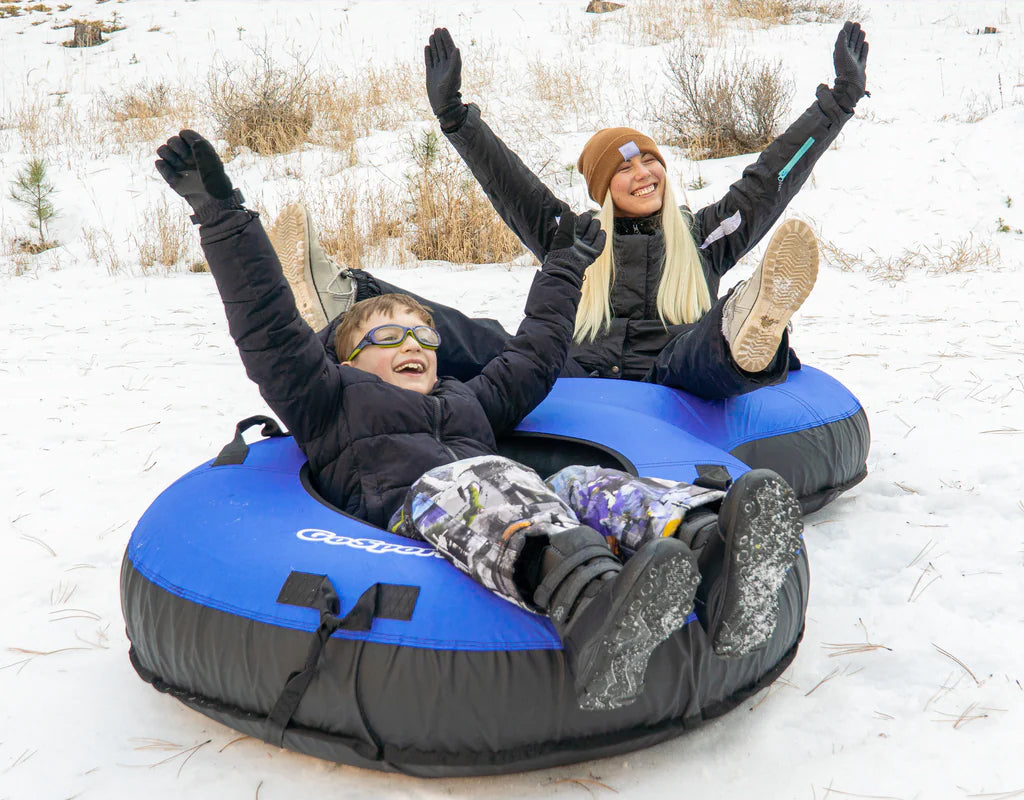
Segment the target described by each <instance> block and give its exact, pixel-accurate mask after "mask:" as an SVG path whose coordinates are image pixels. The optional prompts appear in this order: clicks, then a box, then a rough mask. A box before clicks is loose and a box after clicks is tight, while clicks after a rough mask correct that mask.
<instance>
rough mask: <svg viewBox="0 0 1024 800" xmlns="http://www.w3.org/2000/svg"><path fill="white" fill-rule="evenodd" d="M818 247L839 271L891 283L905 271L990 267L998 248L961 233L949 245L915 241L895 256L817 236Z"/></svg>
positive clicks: (942, 272) (941, 271)
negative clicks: (858, 249) (865, 251)
mask: <svg viewBox="0 0 1024 800" xmlns="http://www.w3.org/2000/svg"><path fill="white" fill-rule="evenodd" d="M818 247H819V249H820V250H821V254H822V256H823V257H824V260H825V261H827V262H828V263H830V264H832V265H833V266H836V267H838V268H839V269H840V270H842V271H843V272H863V273H865V274H867V276H868V277H869V278H871V279H872V280H879V281H885V282H887V283H895V282H898V281H901V280H903V279H904V278H906V277H907V273H909V272H924V273H926V274H928V275H951V274H954V273H961V272H973V271H974V270H976V269H978V268H980V267H991V266H995V265H997V264H998V263H999V260H1000V254H999V249H998V248H996V247H993V246H992V245H991V244H990V243H989V242H985V241H980V242H975V241H974V235H973V234H970V235H968V236H964V237H961V238H960V239H957V240H955V241H954V242H952V243H951V244H949V245H941V244H940V245H938V246H936V247H930V246H928V245H918V246H917V247H915V248H905V249H904V250H903V252H901V253H900V254H899V255H896V256H889V257H885V258H883V257H882V256H879V255H878V254H877V253H875V252H874V251H873V250H872V251H870V253H871V255H870V256H864V255H863V254H861V253H851V252H849V251H847V250H843V249H842V248H841V247H839V246H838V245H837V244H835V243H834V242H832V241H830V240H828V239H824V238H821V237H820V236H819V239H818Z"/></svg>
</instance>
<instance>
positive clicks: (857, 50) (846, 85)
mask: <svg viewBox="0 0 1024 800" xmlns="http://www.w3.org/2000/svg"><path fill="white" fill-rule="evenodd" d="M832 63H833V64H834V65H835V68H836V83H835V88H834V89H833V90H832V94H834V95H835V98H836V101H837V102H838V103H839V106H840V107H841V108H842V109H843V111H845V112H847V113H848V114H849V113H853V107H854V106H855V105H857V101H858V100H860V99H861V98H862V97H863V96H864V95H868V97H870V96H871V95H870V94H869V93H868V91H867V85H868V78H867V72H866V71H865V70H866V67H867V63H868V43H867V41H866V40H865V39H864V31H863V30H862V29H861V27H860V23H859V22H847V23H846V24H845V25H843V29H842V30H841V31H840V32H839V37H838V38H837V39H836V48H835V50H834V51H833V52H832Z"/></svg>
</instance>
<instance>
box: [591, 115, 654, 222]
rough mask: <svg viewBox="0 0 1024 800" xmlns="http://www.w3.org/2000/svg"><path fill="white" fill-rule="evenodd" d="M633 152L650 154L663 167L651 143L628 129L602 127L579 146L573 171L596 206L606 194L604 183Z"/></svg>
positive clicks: (601, 202)
mask: <svg viewBox="0 0 1024 800" xmlns="http://www.w3.org/2000/svg"><path fill="white" fill-rule="evenodd" d="M630 142H632V143H633V144H634V145H636V149H635V150H634V149H633V148H631V147H628V145H629V144H630ZM637 151H639V152H641V153H650V154H651V155H652V156H654V157H655V158H656V159H658V161H660V162H661V165H662V166H663V167H664V166H665V159H664V158H662V155H661V151H660V150H658V145H656V144H655V143H654V140H653V139H651V137H649V136H644V135H643V134H642V133H640V131H635V130H633V129H632V128H602V129H601V130H599V131H598V132H597V133H595V134H594V135H593V136H591V137H590V141H588V142H587V143H586V144H585V145H584V146H583V152H582V153H580V160H579V161H577V162H576V168H577V169H578V170H579V171H580V175H582V176H583V179H584V180H585V181H586V182H587V189H589V190H590V196H591V197H592V198H594V200H596V201H597V203H598V204H603V203H604V196H605V195H606V194H607V193H608V184H610V183H611V182H612V176H613V175H614V174H615V170H617V169H618V168H619V165H620V164H621V163H622V162H623V161H628V160H629V159H630V158H631V157H632V155H636V152H637Z"/></svg>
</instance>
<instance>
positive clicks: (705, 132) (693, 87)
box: [655, 40, 793, 159]
mask: <svg viewBox="0 0 1024 800" xmlns="http://www.w3.org/2000/svg"><path fill="white" fill-rule="evenodd" d="M665 72H666V75H667V77H668V78H669V89H668V92H667V93H666V95H665V98H664V101H663V103H662V105H661V109H662V110H660V111H656V112H655V118H656V119H657V120H658V122H659V123H660V124H661V125H662V126H663V128H664V134H665V136H664V138H665V141H666V142H667V143H668V144H671V145H676V146H678V147H683V148H686V149H687V150H688V151H689V152H690V155H691V157H693V158H697V159H703V158H722V157H724V156H732V155H738V154H740V153H752V152H755V151H758V150H761V149H763V148H764V147H765V146H766V145H767V144H768V143H769V142H771V141H772V139H774V138H775V132H776V130H777V128H778V126H779V123H780V122H781V121H782V119H783V118H784V116H785V115H787V114H788V113H789V108H790V100H791V99H792V96H793V85H792V83H791V82H790V81H788V80H786V78H785V77H784V76H783V70H782V62H781V61H776V62H774V63H770V62H766V61H760V60H748V59H747V58H746V56H745V54H744V53H743V52H742V51H736V52H735V53H734V54H733V56H732V57H730V58H726V59H724V60H723V61H722V62H721V63H719V64H718V65H716V66H714V67H711V68H710V69H709V67H708V61H707V54H706V52H705V51H704V49H703V48H701V47H695V46H693V45H691V44H689V43H687V42H686V40H680V41H679V42H678V43H677V44H675V45H674V46H672V47H671V48H670V49H669V51H668V53H667V66H666V71H665Z"/></svg>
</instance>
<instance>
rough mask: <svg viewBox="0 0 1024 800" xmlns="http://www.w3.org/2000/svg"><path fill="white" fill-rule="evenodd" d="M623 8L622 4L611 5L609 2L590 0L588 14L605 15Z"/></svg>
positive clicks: (606, 0)
mask: <svg viewBox="0 0 1024 800" xmlns="http://www.w3.org/2000/svg"><path fill="white" fill-rule="evenodd" d="M619 8H622V3H610V2H608V0H590V2H589V3H587V13H588V14H604V13H605V12H608V11H615V10H616V9H619Z"/></svg>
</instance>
